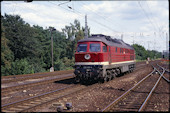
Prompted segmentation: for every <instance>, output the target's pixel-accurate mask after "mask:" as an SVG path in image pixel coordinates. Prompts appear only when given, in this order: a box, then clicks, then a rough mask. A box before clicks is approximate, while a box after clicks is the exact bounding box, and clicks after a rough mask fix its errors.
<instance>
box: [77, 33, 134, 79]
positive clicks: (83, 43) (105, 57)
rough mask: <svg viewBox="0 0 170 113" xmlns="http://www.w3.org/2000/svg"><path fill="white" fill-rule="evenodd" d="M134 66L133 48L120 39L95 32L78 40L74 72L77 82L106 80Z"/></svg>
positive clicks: (130, 69) (132, 68)
mask: <svg viewBox="0 0 170 113" xmlns="http://www.w3.org/2000/svg"><path fill="white" fill-rule="evenodd" d="M134 68H135V51H134V48H133V47H132V46H130V45H129V44H126V43H125V42H123V41H122V40H120V39H112V38H111V37H110V36H105V35H102V34H95V35H92V36H90V37H89V38H86V39H81V40H79V41H78V44H77V50H76V53H75V71H74V74H75V75H76V77H75V78H76V80H77V81H79V82H81V81H82V82H83V81H89V80H99V81H102V82H104V81H108V80H111V79H113V78H114V77H116V76H117V75H119V74H120V73H123V72H127V71H130V72H132V71H133V70H134Z"/></svg>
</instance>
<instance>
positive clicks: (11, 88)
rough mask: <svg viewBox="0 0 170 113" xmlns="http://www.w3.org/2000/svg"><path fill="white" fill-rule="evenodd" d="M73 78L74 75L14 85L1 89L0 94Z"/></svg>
mask: <svg viewBox="0 0 170 113" xmlns="http://www.w3.org/2000/svg"><path fill="white" fill-rule="evenodd" d="M71 78H74V75H72V74H71V75H70V74H69V75H66V76H63V77H58V76H57V77H56V78H52V79H47V80H41V81H34V82H30V83H24V84H20V85H14V86H10V87H6V88H1V93H4V92H7V91H9V90H10V91H13V90H16V89H23V88H27V87H30V86H34V85H42V84H44V83H46V82H48V83H49V82H53V81H59V80H65V79H71Z"/></svg>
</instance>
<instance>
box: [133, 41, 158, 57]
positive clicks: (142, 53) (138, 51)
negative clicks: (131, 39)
mask: <svg viewBox="0 0 170 113" xmlns="http://www.w3.org/2000/svg"><path fill="white" fill-rule="evenodd" d="M132 46H133V48H134V49H135V55H136V60H146V59H147V58H148V57H149V58H150V59H156V58H161V52H158V51H155V50H151V51H150V50H145V48H144V47H143V46H141V45H138V44H133V45H132Z"/></svg>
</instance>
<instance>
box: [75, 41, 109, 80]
mask: <svg viewBox="0 0 170 113" xmlns="http://www.w3.org/2000/svg"><path fill="white" fill-rule="evenodd" d="M104 54H105V55H104ZM106 54H107V45H106V44H104V43H103V42H100V41H91V42H79V43H78V45H77V49H76V53H75V71H74V74H75V75H76V77H78V78H77V79H79V80H81V79H82V80H92V78H93V80H94V79H95V80H96V79H97V78H98V75H102V66H103V61H107V59H106V56H107V55H106Z"/></svg>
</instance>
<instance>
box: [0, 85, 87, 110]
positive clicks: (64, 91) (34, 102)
mask: <svg viewBox="0 0 170 113" xmlns="http://www.w3.org/2000/svg"><path fill="white" fill-rule="evenodd" d="M84 88H86V86H83V85H69V86H67V87H64V88H60V89H57V90H54V91H51V92H46V93H43V94H40V95H37V96H34V97H30V98H26V99H22V100H19V101H16V102H13V103H8V104H5V105H2V106H1V110H2V112H28V111H29V110H32V109H34V108H35V107H38V106H41V105H43V104H47V103H49V102H52V101H56V100H57V99H59V98H62V97H64V96H67V95H70V94H72V93H75V92H77V91H80V90H83V89H84Z"/></svg>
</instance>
